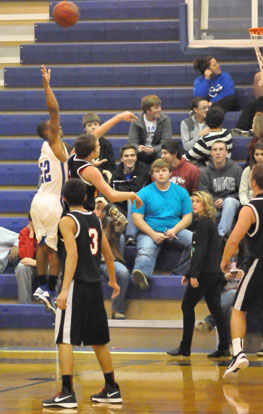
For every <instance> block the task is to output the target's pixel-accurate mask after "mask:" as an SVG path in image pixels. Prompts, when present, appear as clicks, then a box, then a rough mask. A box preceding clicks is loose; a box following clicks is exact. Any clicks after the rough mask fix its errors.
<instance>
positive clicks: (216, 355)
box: [207, 348, 230, 358]
mask: <svg viewBox="0 0 263 414" xmlns="http://www.w3.org/2000/svg"><path fill="white" fill-rule="evenodd" d="M229 356H230V351H229V349H228V348H227V349H217V350H216V351H214V352H212V353H211V354H208V355H207V358H221V357H229Z"/></svg>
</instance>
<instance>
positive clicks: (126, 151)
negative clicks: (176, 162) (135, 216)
mask: <svg viewBox="0 0 263 414" xmlns="http://www.w3.org/2000/svg"><path fill="white" fill-rule="evenodd" d="M137 156H138V151H137V148H136V147H135V146H134V145H132V144H125V145H123V146H122V147H121V149H120V160H121V162H120V164H119V166H118V168H117V170H116V171H115V172H114V173H113V174H112V181H111V186H112V188H113V189H114V190H117V191H134V192H135V193H136V192H137V191H139V190H140V189H141V188H142V187H144V186H145V185H146V184H148V183H149V180H150V174H149V166H148V165H146V164H144V163H142V162H141V161H138V159H137ZM116 205H117V206H118V208H119V209H120V210H121V212H122V213H123V214H124V215H125V216H126V217H127V218H128V224H127V227H126V240H127V243H128V244H134V242H133V241H134V239H135V227H134V225H133V222H132V216H131V202H130V200H128V201H122V202H120V203H116Z"/></svg>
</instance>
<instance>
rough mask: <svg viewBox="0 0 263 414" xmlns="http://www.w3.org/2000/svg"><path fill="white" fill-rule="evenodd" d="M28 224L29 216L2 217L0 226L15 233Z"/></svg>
mask: <svg viewBox="0 0 263 414" xmlns="http://www.w3.org/2000/svg"><path fill="white" fill-rule="evenodd" d="M27 224H28V220H27V217H0V227H5V228H6V229H9V230H12V231H14V232H15V233H19V232H20V231H21V230H22V229H23V228H24V227H26V226H27ZM11 297H12V296H11Z"/></svg>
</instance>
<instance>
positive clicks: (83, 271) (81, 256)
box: [67, 210, 102, 283]
mask: <svg viewBox="0 0 263 414" xmlns="http://www.w3.org/2000/svg"><path fill="white" fill-rule="evenodd" d="M67 216H69V217H72V218H73V219H74V220H75V222H76V225H77V233H76V234H75V239H76V243H77V249H78V263H77V268H76V271H75V273H74V280H79V281H82V282H86V283H94V282H99V281H101V272H100V260H101V238H102V230H101V223H100V220H99V219H98V217H97V216H96V215H95V214H94V213H92V212H90V211H89V212H82V211H79V210H73V211H71V212H69V213H67Z"/></svg>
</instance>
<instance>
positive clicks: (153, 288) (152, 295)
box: [0, 273, 185, 319]
mask: <svg viewBox="0 0 263 414" xmlns="http://www.w3.org/2000/svg"><path fill="white" fill-rule="evenodd" d="M102 286H103V293H104V298H105V299H110V298H111V295H112V289H111V288H110V287H109V286H108V283H107V281H106V279H105V278H103V279H102ZM184 291H185V287H184V286H182V285H181V276H176V275H154V276H153V278H152V280H151V282H150V288H149V289H148V290H147V291H141V290H139V289H138V288H137V287H136V286H135V285H134V284H133V283H132V281H130V285H129V290H128V294H127V299H181V298H182V297H183V294H184ZM0 297H1V298H6V299H7V298H9V299H11V298H12V299H15V298H17V283H16V276H15V274H12V273H11V274H2V275H0ZM0 319H1V317H0Z"/></svg>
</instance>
